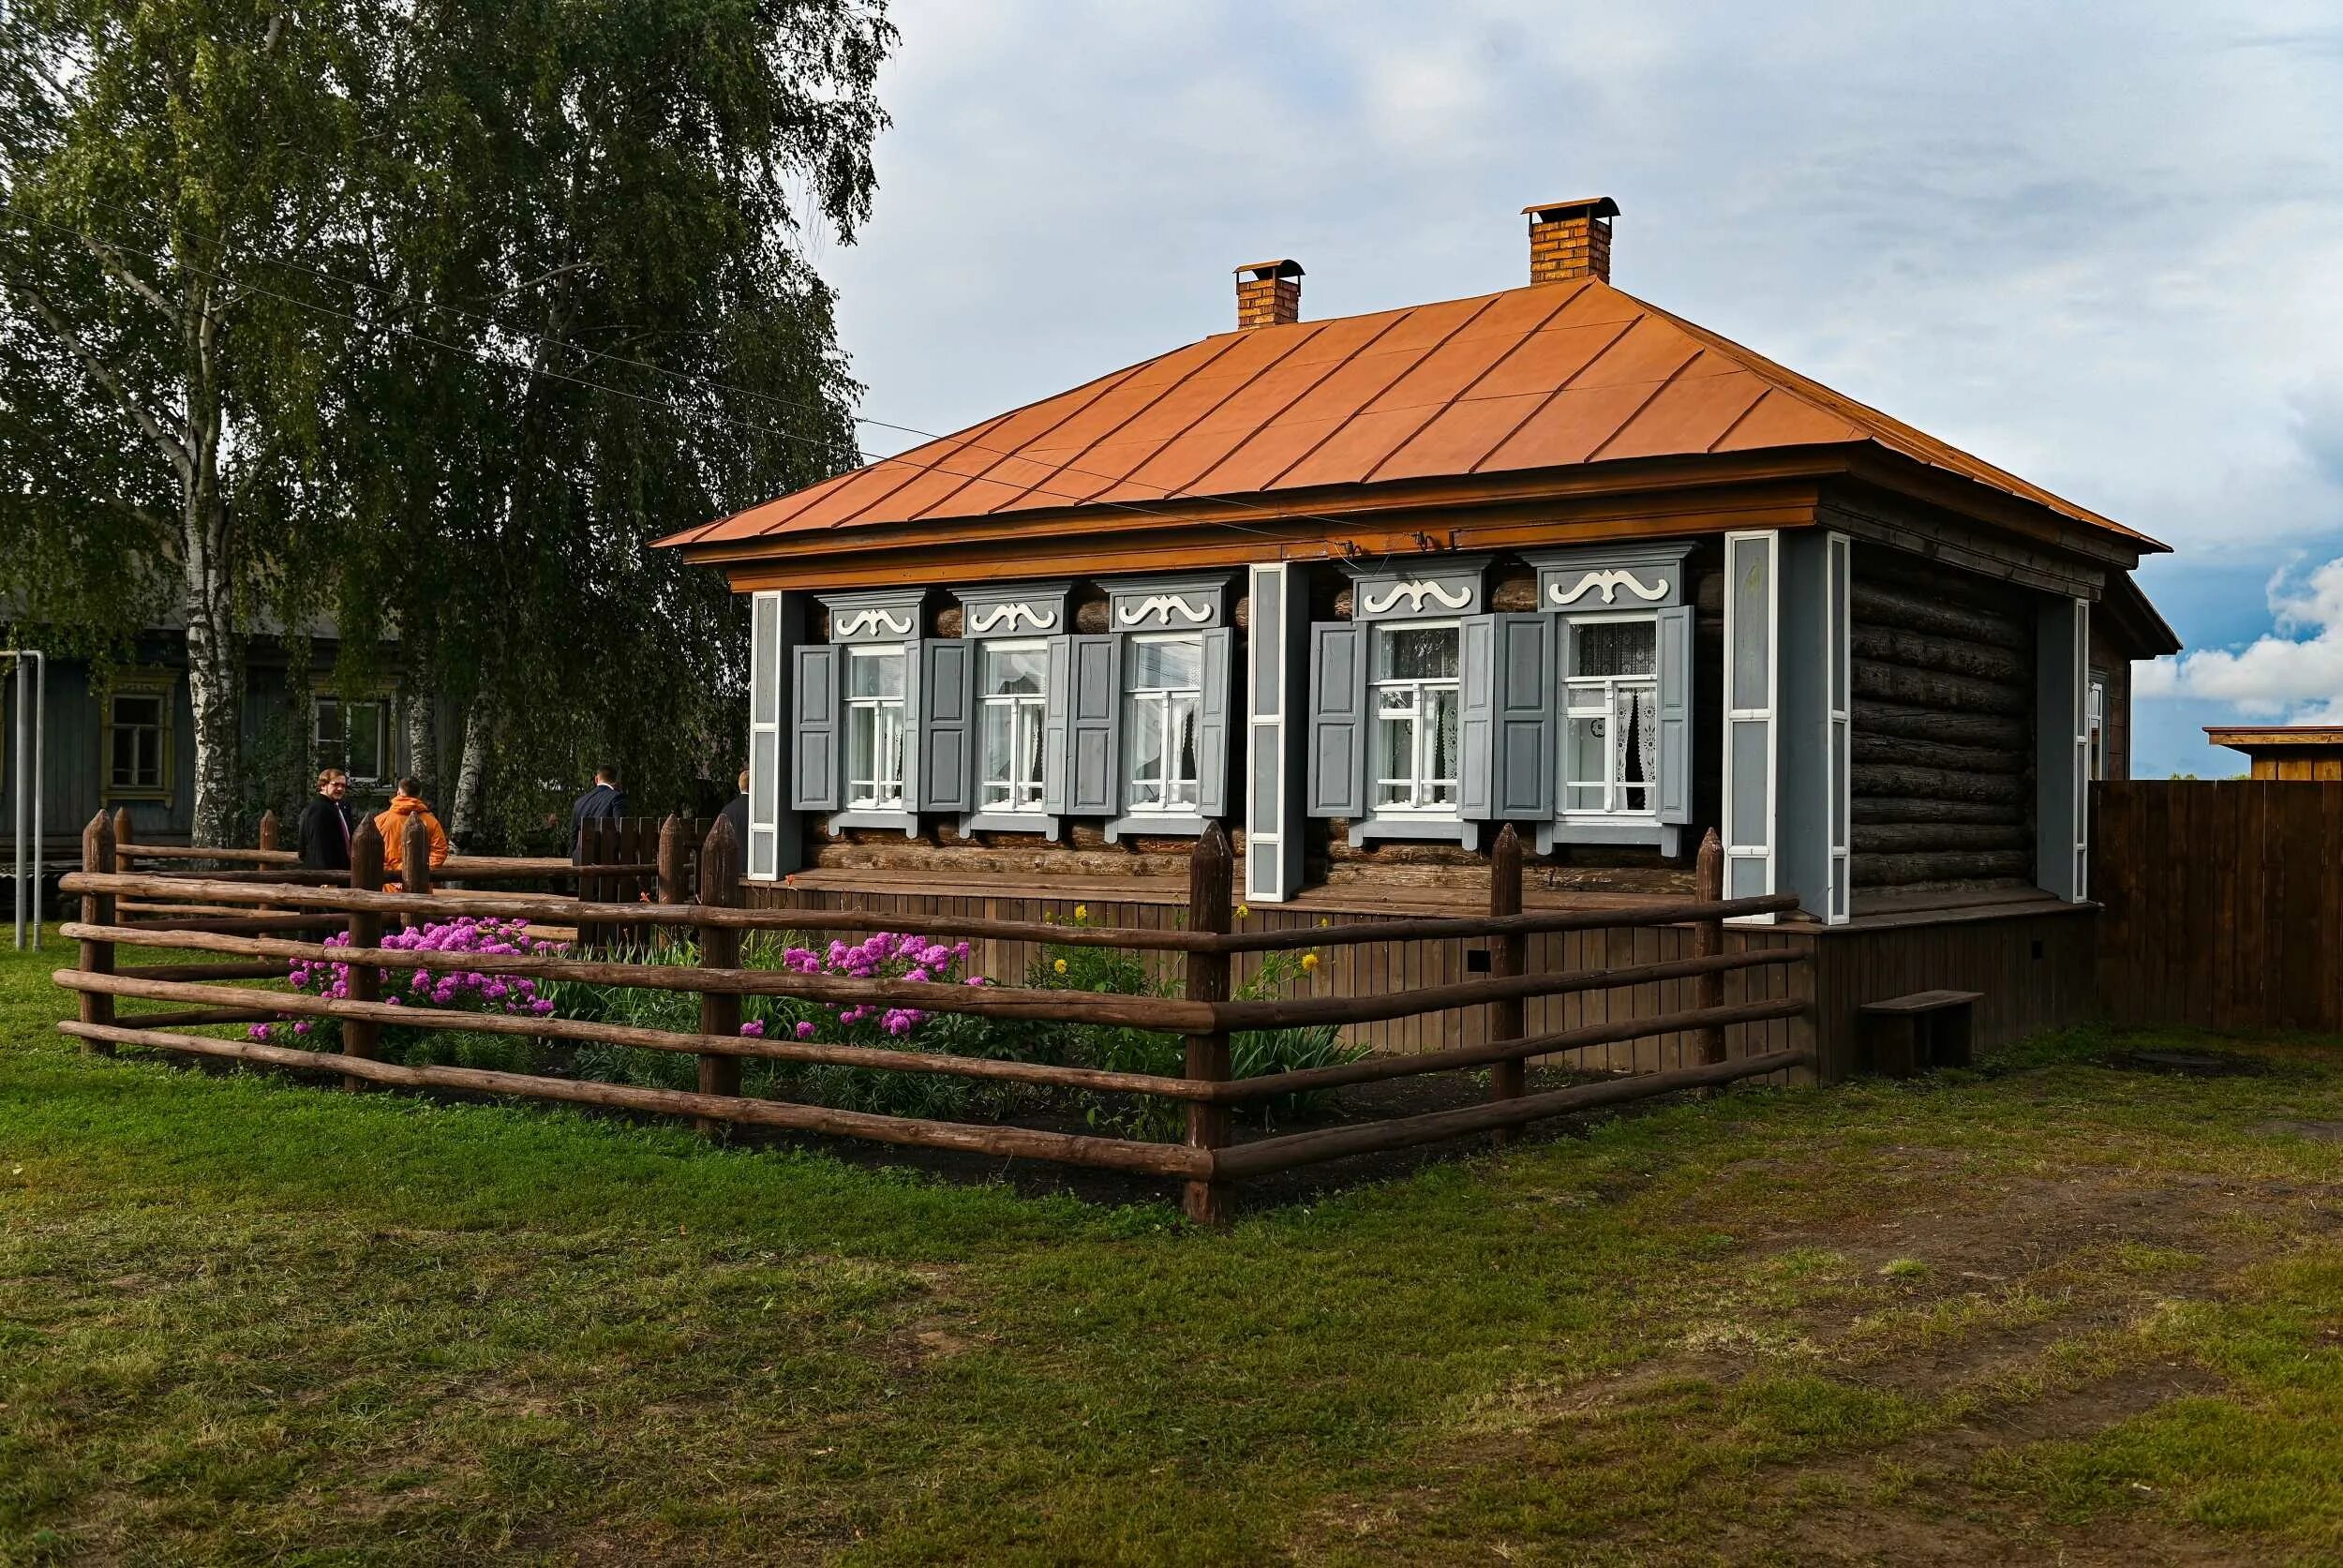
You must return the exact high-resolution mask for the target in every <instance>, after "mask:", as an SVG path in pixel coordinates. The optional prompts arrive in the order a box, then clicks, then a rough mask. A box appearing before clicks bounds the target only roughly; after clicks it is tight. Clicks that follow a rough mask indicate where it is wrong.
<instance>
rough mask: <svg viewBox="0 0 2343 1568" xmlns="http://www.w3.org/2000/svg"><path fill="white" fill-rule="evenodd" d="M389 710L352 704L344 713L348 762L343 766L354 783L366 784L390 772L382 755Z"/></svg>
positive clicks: (369, 704)
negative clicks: (348, 771)
mask: <svg viewBox="0 0 2343 1568" xmlns="http://www.w3.org/2000/svg"><path fill="white" fill-rule="evenodd" d="M389 707H390V705H389V704H387V703H381V702H353V703H351V704H350V705H349V707H348V709H346V710H345V713H344V722H345V727H346V729H347V736H346V739H345V744H346V746H347V748H348V750H347V753H346V754H347V757H348V760H347V761H346V762H345V763H344V764H343V766H344V767H346V768H347V769H349V770H350V776H351V780H352V781H354V782H357V783H362V784H370V783H373V782H375V781H376V780H379V779H381V778H382V777H383V776H384V775H385V774H387V773H388V772H389V771H390V769H389V767H388V764H387V758H386V757H385V756H384V753H385V752H386V750H387V749H388V748H387V747H386V745H385V743H384V742H385V741H386V740H387V739H388V735H387V733H386V732H387V731H388V729H389V727H390V726H389V724H388V723H387V720H388V717H389Z"/></svg>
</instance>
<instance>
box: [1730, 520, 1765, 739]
mask: <svg viewBox="0 0 2343 1568" xmlns="http://www.w3.org/2000/svg"><path fill="white" fill-rule="evenodd" d="M1725 548H1726V551H1727V552H1728V554H1727V557H1726V568H1725V569H1726V572H1727V574H1728V579H1727V586H1728V590H1729V591H1730V592H1731V593H1732V595H1733V695H1732V702H1733V706H1734V707H1735V708H1739V709H1753V710H1756V709H1768V708H1770V707H1772V705H1773V695H1772V693H1773V678H1772V671H1771V669H1770V668H1769V667H1768V660H1769V659H1770V658H1771V656H1772V652H1773V635H1772V627H1771V625H1770V624H1769V621H1770V618H1771V616H1772V614H1773V599H1772V592H1771V589H1770V584H1771V580H1772V571H1773V542H1772V541H1771V540H1770V539H1735V540H1730V541H1727V543H1726V545H1725Z"/></svg>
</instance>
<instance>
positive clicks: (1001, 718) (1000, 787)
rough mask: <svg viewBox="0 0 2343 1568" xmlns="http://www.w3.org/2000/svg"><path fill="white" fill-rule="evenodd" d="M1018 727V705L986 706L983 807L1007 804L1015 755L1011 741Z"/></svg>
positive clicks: (992, 704)
mask: <svg viewBox="0 0 2343 1568" xmlns="http://www.w3.org/2000/svg"><path fill="white" fill-rule="evenodd" d="M1015 723H1016V709H1015V705H1013V704H1009V703H987V704H985V707H984V803H985V804H986V805H988V806H997V805H1006V804H1007V801H1008V776H1009V763H1010V760H1011V758H1012V756H1013V754H1014V753H1015V747H1014V746H1012V745H1011V744H1010V739H1009V738H1010V730H1011V726H1012V725H1013V724H1015Z"/></svg>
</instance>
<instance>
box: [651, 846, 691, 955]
mask: <svg viewBox="0 0 2343 1568" xmlns="http://www.w3.org/2000/svg"><path fill="white" fill-rule="evenodd" d="M688 831H689V829H686V828H685V827H684V826H683V819H682V818H681V817H679V816H676V815H674V814H672V813H671V814H669V815H668V817H667V820H666V821H664V822H663V823H661V824H660V825H659V902H660V903H691V902H692V870H691V861H690V859H688V857H689V856H690V855H691V853H692V851H691V845H690V842H689V840H688V839H687V838H686V837H685V834H686V833H687V832H688ZM651 938H652V940H653V941H654V942H656V943H657V944H658V945H659V946H660V947H662V948H665V947H668V946H670V945H671V944H672V943H673V942H674V940H675V928H674V927H672V926H654V927H652V928H651Z"/></svg>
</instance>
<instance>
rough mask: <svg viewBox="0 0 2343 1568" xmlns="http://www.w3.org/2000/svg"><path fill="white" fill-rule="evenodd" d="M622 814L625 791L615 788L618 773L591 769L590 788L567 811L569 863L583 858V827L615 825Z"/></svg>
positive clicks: (612, 769) (624, 807)
mask: <svg viewBox="0 0 2343 1568" xmlns="http://www.w3.org/2000/svg"><path fill="white" fill-rule="evenodd" d="M625 814H626V791H625V790H623V789H620V788H619V770H618V769H615V768H597V769H594V787H593V788H591V789H589V790H588V791H587V792H586V793H585V794H583V795H581V796H579V797H578V798H577V803H576V804H575V805H574V806H572V807H571V808H570V863H571V864H573V865H576V864H580V863H582V862H583V861H584V859H585V858H586V824H588V823H589V822H601V821H603V820H604V819H605V818H606V819H608V820H609V821H612V822H616V821H617V820H619V818H620V817H622V816H624V815H625Z"/></svg>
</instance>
